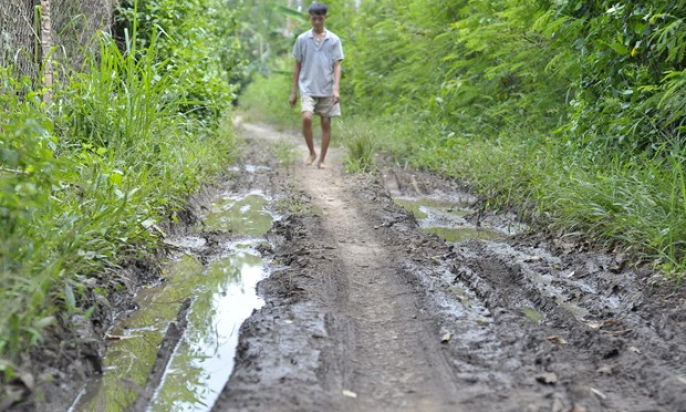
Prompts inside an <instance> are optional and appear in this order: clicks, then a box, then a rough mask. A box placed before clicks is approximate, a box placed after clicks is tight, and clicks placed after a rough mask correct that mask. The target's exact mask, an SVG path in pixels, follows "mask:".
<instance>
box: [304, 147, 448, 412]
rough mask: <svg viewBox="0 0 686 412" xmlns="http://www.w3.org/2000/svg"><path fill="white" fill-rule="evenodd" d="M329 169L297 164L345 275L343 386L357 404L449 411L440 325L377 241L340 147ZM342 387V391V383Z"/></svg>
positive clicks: (341, 292)
mask: <svg viewBox="0 0 686 412" xmlns="http://www.w3.org/2000/svg"><path fill="white" fill-rule="evenodd" d="M330 162H331V164H332V165H334V167H333V169H331V170H326V171H323V170H319V169H316V168H313V167H300V168H297V169H296V170H297V172H296V175H295V180H296V181H297V182H298V186H299V187H300V188H301V189H302V190H303V191H305V193H306V194H307V195H308V196H309V197H310V198H311V201H312V205H313V207H314V208H315V209H319V210H322V211H323V214H322V215H323V216H322V217H323V219H322V227H323V229H324V231H325V233H326V237H327V240H326V241H327V242H330V243H331V244H332V245H333V246H334V247H335V249H333V251H334V253H332V256H331V257H332V258H333V259H336V260H337V261H338V262H340V266H339V268H340V270H339V271H338V273H337V275H339V276H342V279H340V280H339V281H338V287H337V288H336V290H335V291H334V293H335V298H336V301H337V303H338V305H339V306H338V308H339V309H340V311H341V313H340V317H341V318H342V319H344V320H345V322H346V323H347V325H346V328H347V329H348V330H346V331H345V333H344V334H343V335H342V336H344V337H346V338H347V339H349V342H347V346H349V347H348V348H347V353H346V354H345V355H344V356H345V358H346V359H345V360H346V362H345V363H344V367H343V375H342V381H343V384H344V388H345V389H348V390H351V391H352V392H354V393H356V394H357V395H358V399H359V400H358V402H357V403H358V404H359V405H360V406H362V405H364V406H365V407H366V409H368V410H373V409H374V406H375V405H384V404H385V405H386V406H388V407H389V408H392V409H393V410H409V411H417V410H423V411H434V410H443V409H445V407H446V406H447V405H448V404H449V402H450V399H451V394H452V393H454V392H455V386H454V382H453V377H452V373H451V371H450V368H449V366H448V365H447V363H446V359H445V358H444V356H443V353H442V351H441V350H440V347H439V345H440V340H439V339H438V337H435V338H434V339H427V336H431V335H432V334H433V333H434V331H433V330H431V328H427V325H426V324H425V322H424V321H423V320H422V319H420V318H418V316H417V303H416V297H415V293H414V292H415V291H414V289H413V287H412V286H411V285H409V284H408V283H407V282H406V281H405V280H404V279H403V278H402V277H400V276H399V274H400V273H402V268H400V267H399V266H398V261H397V260H395V259H394V256H393V255H392V253H389V251H387V250H386V247H385V245H384V244H383V242H382V241H381V240H380V239H378V238H379V235H380V232H379V231H378V230H377V229H375V228H374V225H373V223H372V222H370V221H369V220H368V219H367V218H366V217H365V215H364V213H363V210H362V209H363V208H364V204H363V202H360V200H359V199H357V198H356V197H355V196H352V195H351V187H350V185H351V183H353V182H352V181H350V179H347V180H346V178H345V176H344V175H343V173H342V170H341V166H340V165H341V164H342V161H341V159H340V153H339V151H338V150H336V149H334V150H332V152H331V159H330ZM344 388H341V389H344Z"/></svg>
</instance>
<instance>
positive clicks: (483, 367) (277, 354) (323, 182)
mask: <svg viewBox="0 0 686 412" xmlns="http://www.w3.org/2000/svg"><path fill="white" fill-rule="evenodd" d="M244 127H245V133H246V136H248V138H249V139H250V141H251V142H252V144H257V145H262V144H268V143H269V142H274V141H275V140H277V139H279V138H283V135H281V134H279V133H278V132H276V131H274V130H273V129H270V128H268V127H260V126H254V125H245V126H244ZM287 138H289V139H294V140H293V141H299V138H298V137H297V136H287ZM301 152H302V153H305V150H304V149H302V148H301ZM340 156H341V155H340V152H339V151H338V150H336V149H334V150H332V151H331V155H330V159H329V164H330V165H331V166H332V168H331V169H329V170H318V169H316V168H315V167H304V166H296V167H295V168H294V172H293V175H292V176H291V177H292V181H293V188H294V189H293V191H292V199H291V202H292V203H293V204H294V205H297V206H299V208H296V209H300V210H299V211H298V212H297V213H292V214H289V215H287V216H285V217H284V218H283V219H282V220H281V221H280V222H278V223H277V224H276V226H275V227H274V228H273V229H272V231H271V232H270V235H269V240H270V244H271V245H272V246H271V250H268V251H265V253H267V254H269V255H271V256H272V257H273V261H274V262H275V264H276V265H278V267H279V268H278V270H276V271H275V272H274V273H273V274H272V275H271V277H270V278H269V279H268V280H265V281H263V282H261V283H260V286H259V291H260V293H261V294H262V295H263V297H264V298H265V301H266V304H265V306H264V307H263V308H262V309H260V310H259V311H257V312H255V313H254V314H253V316H251V318H250V319H248V321H246V322H245V323H244V325H243V326H242V328H241V337H240V342H239V349H238V355H237V359H236V368H235V370H234V372H233V375H232V377H231V380H230V381H229V383H228V384H227V386H226V387H225V389H224V391H223V393H222V395H221V397H220V399H219V401H218V402H217V403H216V405H215V407H214V409H213V410H215V411H226V410H240V411H253V410H254V411H322V410H327V411H330V410H334V411H335V410H341V411H342V410H345V411H477V410H478V411H555V412H567V411H574V412H583V411H686V366H685V365H686V362H684V357H685V355H686V346H685V342H686V328H685V327H684V326H686V316H685V315H684V312H685V307H686V304H685V302H686V300H685V299H684V294H683V293H682V292H681V291H677V292H678V293H675V294H672V295H671V296H669V297H667V293H666V292H665V290H660V287H659V285H657V286H655V287H653V288H648V287H647V286H648V285H649V283H648V282H649V281H650V278H649V276H648V275H647V274H644V273H640V272H633V271H629V270H623V268H621V266H622V264H621V262H616V261H612V259H610V258H608V257H605V256H598V255H593V254H590V253H586V252H583V251H582V249H583V247H582V246H579V244H567V243H564V242H557V243H558V244H557V247H556V246H555V242H552V243H551V245H550V246H546V244H547V243H546V242H542V241H541V239H540V238H536V237H535V236H533V237H531V236H530V237H522V236H520V237H514V238H510V239H507V240H503V241H477V240H467V241H463V242H458V243H456V244H451V243H446V242H445V241H443V240H442V239H440V238H438V237H437V236H435V235H430V234H427V233H424V232H423V231H422V230H420V228H419V226H418V223H417V221H416V220H415V218H414V216H413V215H412V214H410V213H408V212H407V211H405V210H403V209H402V208H400V207H398V206H397V205H396V204H394V202H393V200H392V199H391V197H390V196H389V189H395V190H396V191H398V192H399V194H416V193H414V192H417V191H419V192H424V193H434V194H435V193H444V194H445V193H451V192H454V191H456V190H457V189H456V188H455V187H454V186H452V185H451V184H450V183H448V182H443V181H441V180H440V179H436V178H435V177H432V176H429V175H418V176H414V175H409V174H407V173H406V172H403V171H399V170H387V171H385V172H384V173H382V174H381V176H382V177H380V178H373V177H370V176H350V175H346V174H344V173H343V171H342V170H341V166H340V165H341V159H340ZM403 192H404V193H403ZM490 219H491V221H492V222H496V223H497V221H498V219H500V218H499V217H490ZM488 221H489V218H488V217H487V218H485V219H484V222H486V223H485V224H488ZM653 285H655V283H653Z"/></svg>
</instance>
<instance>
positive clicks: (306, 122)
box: [302, 112, 317, 166]
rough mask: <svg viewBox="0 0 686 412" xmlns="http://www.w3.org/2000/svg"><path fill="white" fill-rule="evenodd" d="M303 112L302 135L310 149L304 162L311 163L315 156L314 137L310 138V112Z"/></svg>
mask: <svg viewBox="0 0 686 412" xmlns="http://www.w3.org/2000/svg"><path fill="white" fill-rule="evenodd" d="M302 113H303V136H304V137H305V143H307V148H308V149H309V150H310V155H309V156H308V157H307V158H305V164H306V165H308V166H309V165H311V164H312V163H314V160H315V159H316V158H317V152H315V151H314V139H313V138H312V112H302Z"/></svg>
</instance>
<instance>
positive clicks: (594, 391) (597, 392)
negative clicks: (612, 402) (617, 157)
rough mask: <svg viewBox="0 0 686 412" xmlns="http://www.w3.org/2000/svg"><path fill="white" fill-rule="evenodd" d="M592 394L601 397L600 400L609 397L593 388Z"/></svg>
mask: <svg viewBox="0 0 686 412" xmlns="http://www.w3.org/2000/svg"><path fill="white" fill-rule="evenodd" d="M591 393H592V394H594V395H595V396H597V397H599V398H600V399H606V398H607V396H605V394H604V393H602V392H600V391H599V390H598V389H595V388H591Z"/></svg>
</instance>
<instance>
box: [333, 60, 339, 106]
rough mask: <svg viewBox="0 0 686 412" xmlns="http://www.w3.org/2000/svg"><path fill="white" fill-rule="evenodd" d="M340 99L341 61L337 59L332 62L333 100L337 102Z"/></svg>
mask: <svg viewBox="0 0 686 412" xmlns="http://www.w3.org/2000/svg"><path fill="white" fill-rule="evenodd" d="M340 100H341V61H340V60H337V61H335V62H334V63H333V102H334V104H336V103H338V102H339V101H340Z"/></svg>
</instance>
